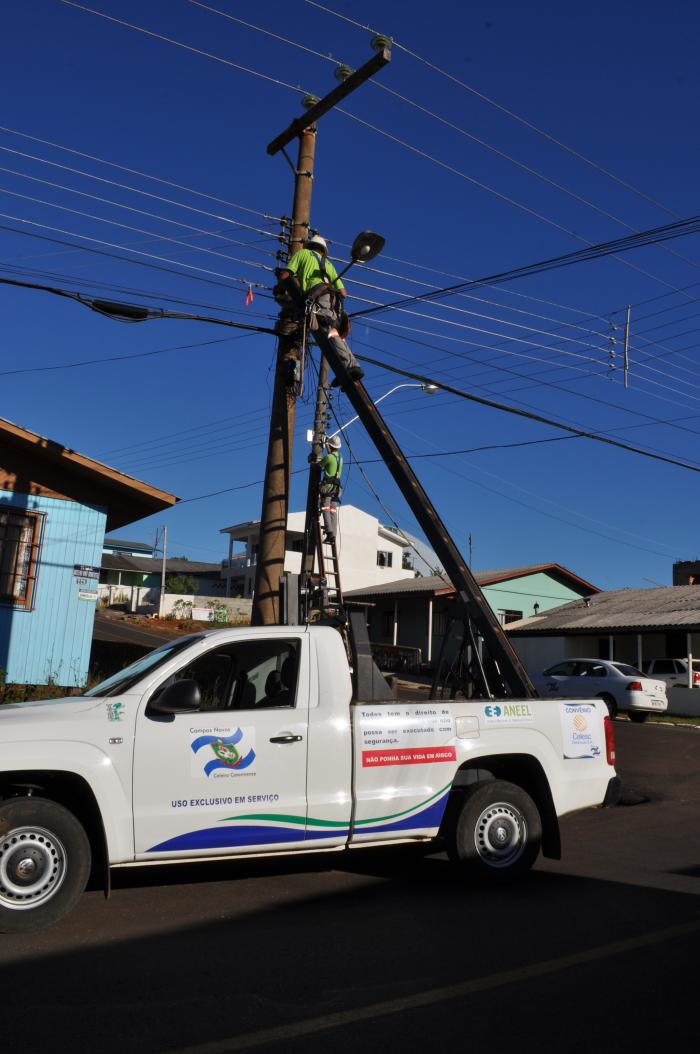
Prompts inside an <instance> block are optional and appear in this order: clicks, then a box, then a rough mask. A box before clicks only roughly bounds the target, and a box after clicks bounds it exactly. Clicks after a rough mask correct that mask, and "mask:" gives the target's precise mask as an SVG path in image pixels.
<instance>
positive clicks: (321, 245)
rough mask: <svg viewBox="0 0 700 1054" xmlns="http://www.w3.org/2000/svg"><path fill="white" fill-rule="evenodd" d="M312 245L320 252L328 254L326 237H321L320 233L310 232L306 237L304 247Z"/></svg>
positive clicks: (308, 247)
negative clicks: (308, 236) (309, 235)
mask: <svg viewBox="0 0 700 1054" xmlns="http://www.w3.org/2000/svg"><path fill="white" fill-rule="evenodd" d="M313 245H315V246H316V248H317V249H320V250H321V252H323V253H325V254H326V256H327V255H328V246H327V245H326V239H325V238H322V237H321V235H320V234H312V235H311V237H310V238H307V239H306V248H307V249H310V248H311V247H312V246H313Z"/></svg>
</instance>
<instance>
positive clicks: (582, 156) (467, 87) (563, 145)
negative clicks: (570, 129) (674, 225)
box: [305, 0, 680, 219]
mask: <svg viewBox="0 0 700 1054" xmlns="http://www.w3.org/2000/svg"><path fill="white" fill-rule="evenodd" d="M305 3H307V4H309V5H310V6H311V7H316V8H318V9H319V10H320V11H325V12H326V14H329V15H333V16H334V17H335V18H338V19H341V20H342V21H344V22H348V23H350V24H351V25H353V26H356V27H357V28H358V29H363V30H365V31H366V32H368V33H374V32H375V31H374V30H373V29H371V28H370V27H369V26H365V25H362V23H360V22H356V21H355V20H354V19H352V18H349V17H348V16H347V15H342V14H340V13H339V12H338V11H334V10H333V9H332V8H330V7H325V6H324V5H323V4H320V3H318V2H317V0H305ZM393 46H394V47H396V48H399V49H400V50H401V51H403V52H404V53H405V54H406V55H410V56H411V58H413V59H415V60H416V61H417V62H420V63H422V65H424V66H426V67H427V68H428V69H430V70H432V71H433V72H434V73H438V74H439V75H440V76H441V77H445V78H446V79H447V80H449V81H452V83H453V84H457V85H458V86H459V87H460V88H463V89H464V90H465V91H467V92H469V93H470V94H472V95H474V96H476V97H477V98H478V99H481V100H482V102H485V103H488V105H489V106H493V107H495V108H496V109H497V110H500V112H501V113H503V114H505V115H506V116H507V117H510V118H511V119H512V120H514V121H517V122H518V123H519V124H522V125H523V126H524V127H526V128H528V129H530V131H532V132H535V133H536V134H537V135H540V136H542V137H543V138H544V139H547V140H548V141H549V142H550V143H553V144H554V145H555V146H558V147H559V148H560V149H562V150H565V151H566V152H567V153H568V154H571V156H572V157H575V158H577V159H578V160H579V161H583V162H584V163H585V164H587V165H590V167H591V168H594V169H595V170H596V171H597V172H600V173H602V174H603V175H604V176H607V177H608V179H612V180H613V181H614V182H615V183H617V184H619V186H621V187H624V188H625V190H629V191H630V192H631V193H633V194H636V195H637V196H638V197H640V198H642V199H643V200H644V201H647V202H649V204H651V205H654V206H655V207H656V208H657V209H661V211H662V212H665V213H666V214H667V215H669V216H673V217H675V218H676V219H679V218H680V217H679V216H678V214H677V213H675V212H673V210H672V209H669V208H668V207H667V206H666V205H663V204H662V203H661V202H660V201H657V199H656V198H653V197H651V195H649V194H647V193H645V191H643V190H640V189H639V188H638V187H635V186H634V185H633V184H632V183H629V182H627V180H625V179H622V178H621V177H620V176H617V175H615V173H614V172H611V171H610V170H609V169H607V168H604V167H603V166H602V165H600V164H598V162H597V161H593V160H592V159H591V158H589V157H586V155H585V154H582V153H580V152H579V151H578V150H575V149H574V148H573V147H571V146H568V145H567V144H566V143H564V142H562V140H560V139H557V138H556V136H553V135H551V134H550V133H549V132H546V131H545V130H544V129H543V128H540V127H538V125H536V124H534V123H533V122H532V121H528V120H527V118H525V117H521V116H520V114H517V113H515V112H514V111H513V110H509V109H508V108H507V107H506V106H503V105H502V104H501V103H499V102H497V101H496V100H495V99H492V98H490V97H489V96H488V95H485V94H484V93H483V92H480V91H478V90H477V89H476V88H473V87H472V86H471V85H470V84H466V83H465V82H464V81H462V80H460V79H459V78H458V77H455V76H454V75H453V74H451V73H448V72H447V71H446V70H443V69H441V68H440V67H439V66H437V65H435V63H433V62H430V60H429V59H426V58H424V57H423V56H422V55H419V54H417V53H416V52H415V51H412V50H411V49H410V48H407V47H406V46H405V45H403V44H399V43H398V41H396V40H394V41H393Z"/></svg>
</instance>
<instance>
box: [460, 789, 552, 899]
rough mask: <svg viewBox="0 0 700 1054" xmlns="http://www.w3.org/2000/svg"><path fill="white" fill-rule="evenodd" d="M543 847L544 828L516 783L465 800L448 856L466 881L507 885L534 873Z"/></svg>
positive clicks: (477, 792) (479, 791)
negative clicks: (511, 878)
mask: <svg viewBox="0 0 700 1054" xmlns="http://www.w3.org/2000/svg"><path fill="white" fill-rule="evenodd" d="M541 842H542V822H541V820H540V814H539V812H538V810H537V806H536V805H535V803H534V801H533V800H532V798H531V797H530V795H529V794H527V793H526V792H525V791H524V790H523V789H522V788H521V787H517V786H516V785H515V784H514V783H507V782H506V781H505V780H493V781H491V782H489V783H481V784H478V785H477V786H476V787H475V788H474V789H473V790H472V791H471V792H470V793H469V794H468V795H467V797H466V798H465V800H464V804H463V805H462V808H461V811H460V813H459V815H458V817H457V819H456V822H455V824H454V827H453V829H452V832H451V834H450V837H449V840H448V853H449V856H450V859H451V860H452V861H453V862H454V863H455V864H457V866H458V867H459V868H460V870H461V871H462V872H463V874H464V875H465V877H467V878H469V879H472V880H476V881H483V880H484V879H488V880H490V881H491V880H496V881H502V880H503V879H506V878H509V877H512V876H515V875H521V874H524V873H525V872H526V871H529V870H530V868H531V867H532V865H533V864H534V862H535V860H536V859H537V855H538V853H539V851H540V844H541Z"/></svg>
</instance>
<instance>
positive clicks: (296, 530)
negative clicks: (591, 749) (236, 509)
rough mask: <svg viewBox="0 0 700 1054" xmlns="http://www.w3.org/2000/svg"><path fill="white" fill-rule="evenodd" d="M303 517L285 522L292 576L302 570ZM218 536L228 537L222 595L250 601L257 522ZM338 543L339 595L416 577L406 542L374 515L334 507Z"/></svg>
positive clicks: (288, 566)
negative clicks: (341, 584) (223, 592)
mask: <svg viewBox="0 0 700 1054" xmlns="http://www.w3.org/2000/svg"><path fill="white" fill-rule="evenodd" d="M305 519H306V514H305V513H304V512H292V513H290V514H289V517H288V519H287V541H286V552H285V561H284V569H285V571H290V572H292V573H296V574H298V573H299V572H300V571H301V551H302V546H303V539H304V523H305ZM221 533H222V534H227V535H228V536H229V549H228V558H227V559H226V560H224V561H222V566H221V576H222V578H223V580H224V582H225V584H226V589H225V592H226V596H243V597H251V596H252V595H253V589H254V588H255V567H256V563H257V557H258V545H259V540H260V520H249V521H248V522H247V523H236V524H234V525H233V526H232V527H223V528H222V529H221ZM337 541H338V559H339V562H340V576H341V580H342V583H343V591H344V592H347V591H348V590H352V589H359V588H361V587H363V586H374V585H378V584H381V583H383V582H395V581H397V580H404V579H412V578H414V576H415V571H414V570H413V566H412V562H411V559H410V554H411V549H410V544H409V542H408V541H407V539H406V538H405V537H404V536H403V535H402V534H401V533H400V532H399V531H397V530H396V528H393V527H384V526H383V525H382V524H381V523H380V522H379V520H378V519H377V518H376V516H370V514H369V513H367V512H363V511H362V509H358V508H356V507H355V506H354V505H341V506H340V507H339V509H338V532H337ZM237 545H238V549H237V548H236V546H237Z"/></svg>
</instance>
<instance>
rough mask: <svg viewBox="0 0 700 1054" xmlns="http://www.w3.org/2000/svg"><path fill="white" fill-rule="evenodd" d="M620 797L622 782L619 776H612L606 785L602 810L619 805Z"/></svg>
mask: <svg viewBox="0 0 700 1054" xmlns="http://www.w3.org/2000/svg"><path fill="white" fill-rule="evenodd" d="M621 796H622V780H621V779H620V777H619V776H613V777H612V779H611V780H610V782H609V783H608V789H607V790H606V792H605V797H604V798H603V808H604V809H611V808H612V807H613V805H619V804H620V797H621Z"/></svg>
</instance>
